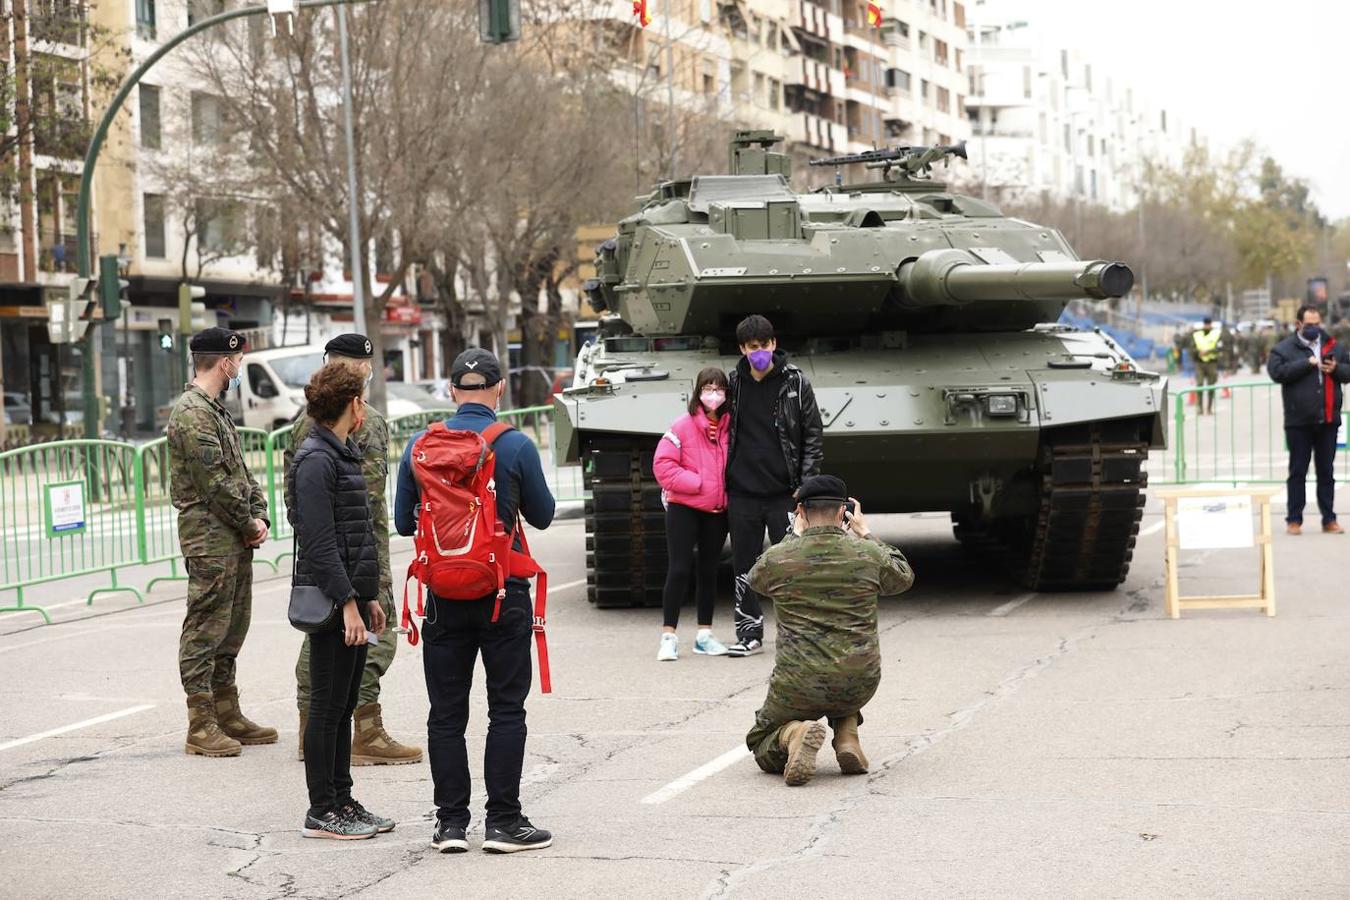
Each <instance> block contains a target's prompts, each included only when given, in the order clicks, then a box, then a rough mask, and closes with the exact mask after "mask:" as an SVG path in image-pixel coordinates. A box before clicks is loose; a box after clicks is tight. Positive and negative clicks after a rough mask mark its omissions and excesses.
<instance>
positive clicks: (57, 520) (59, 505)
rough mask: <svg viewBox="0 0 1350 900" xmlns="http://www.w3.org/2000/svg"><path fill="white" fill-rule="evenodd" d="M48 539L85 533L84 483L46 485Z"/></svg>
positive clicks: (72, 482)
mask: <svg viewBox="0 0 1350 900" xmlns="http://www.w3.org/2000/svg"><path fill="white" fill-rule="evenodd" d="M44 500H45V501H46V502H45V505H46V510H47V537H53V538H55V537H62V536H63V535H69V534H79V533H80V532H82V531H84V525H85V517H84V482H83V481H63V482H58V483H57V484H49V485H46V492H45V495H44Z"/></svg>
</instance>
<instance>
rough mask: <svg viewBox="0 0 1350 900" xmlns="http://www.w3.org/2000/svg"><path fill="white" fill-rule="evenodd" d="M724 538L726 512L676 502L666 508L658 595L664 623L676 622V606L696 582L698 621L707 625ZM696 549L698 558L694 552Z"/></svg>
mask: <svg viewBox="0 0 1350 900" xmlns="http://www.w3.org/2000/svg"><path fill="white" fill-rule="evenodd" d="M726 540H727V514H726V513H710V512H704V511H703V510H700V509H693V508H691V507H688V506H681V505H680V504H679V503H672V504H670V506H669V507H667V508H666V556H667V557H668V558H669V562H668V563H667V567H666V589H665V592H664V593H663V594H662V597H661V606H662V607H663V611H664V613H665V624H666V625H667V626H668V627H670V628H674V627H675V626H677V625H679V624H680V606H681V605H683V603H684V601H685V598H687V597H688V596H689V582H690V580H691V579H692V580H693V581H694V583H695V585H696V590H697V597H698V601H697V602H698V624H700V625H711V624H712V620H713V606H714V605H715V604H716V602H717V563H718V562H719V561H720V559H721V556H722V545H723V544H724V543H726ZM696 552H697V554H698V561H697V563H695V560H694V555H695V553H696Z"/></svg>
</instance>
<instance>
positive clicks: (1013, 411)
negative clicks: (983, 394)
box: [988, 394, 1017, 416]
mask: <svg viewBox="0 0 1350 900" xmlns="http://www.w3.org/2000/svg"><path fill="white" fill-rule="evenodd" d="M988 403H989V415H991V416H1015V415H1017V397H1016V396H1014V395H1012V394H995V395H993V396H992V397H990V398H989V400H988Z"/></svg>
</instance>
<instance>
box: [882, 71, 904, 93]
mask: <svg viewBox="0 0 1350 900" xmlns="http://www.w3.org/2000/svg"><path fill="white" fill-rule="evenodd" d="M886 87H888V88H895V89H896V90H898V91H901V92H903V93H906V94H908V93H909V73H908V72H906V71H905V70H904V69H887V70H886Z"/></svg>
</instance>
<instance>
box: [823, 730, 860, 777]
mask: <svg viewBox="0 0 1350 900" xmlns="http://www.w3.org/2000/svg"><path fill="white" fill-rule="evenodd" d="M831 743H832V744H833V745H834V758H835V759H836V760H838V761H839V771H840V772H843V773H844V774H845V775H866V774H867V757H866V756H864V755H863V749H862V744H860V743H858V717H857V716H845V717H844V718H842V719H839V720H838V721H836V722H835V723H834V740H833V741H832V742H831Z"/></svg>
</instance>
